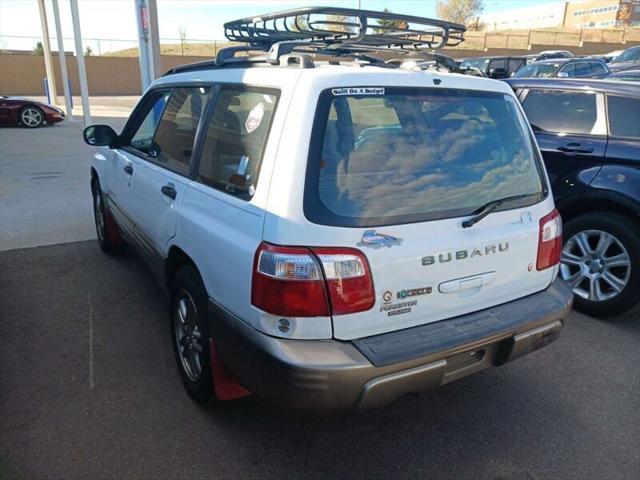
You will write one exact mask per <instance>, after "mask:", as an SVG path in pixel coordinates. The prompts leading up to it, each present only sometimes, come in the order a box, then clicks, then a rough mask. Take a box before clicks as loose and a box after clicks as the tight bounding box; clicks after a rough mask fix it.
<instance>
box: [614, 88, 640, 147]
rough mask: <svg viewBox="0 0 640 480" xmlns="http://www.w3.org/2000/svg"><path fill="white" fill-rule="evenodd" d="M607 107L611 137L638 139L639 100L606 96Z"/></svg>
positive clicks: (639, 122)
mask: <svg viewBox="0 0 640 480" xmlns="http://www.w3.org/2000/svg"><path fill="white" fill-rule="evenodd" d="M607 107H608V110H609V129H610V130H611V135H612V136H614V137H630V138H638V139H640V99H637V98H627V97H617V96H614V95H608V96H607Z"/></svg>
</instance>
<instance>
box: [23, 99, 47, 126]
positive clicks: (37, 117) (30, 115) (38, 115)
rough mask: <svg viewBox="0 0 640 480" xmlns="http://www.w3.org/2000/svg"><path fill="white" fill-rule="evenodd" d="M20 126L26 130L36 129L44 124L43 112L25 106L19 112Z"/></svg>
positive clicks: (33, 107) (32, 106) (30, 106)
mask: <svg viewBox="0 0 640 480" xmlns="http://www.w3.org/2000/svg"><path fill="white" fill-rule="evenodd" d="M18 118H19V120H20V125H22V126H23V127H26V128H38V127H40V126H42V125H43V124H44V121H45V117H44V112H43V111H42V110H41V109H39V108H38V107H36V106H34V105H27V106H26V107H23V108H22V110H20V114H19V116H18Z"/></svg>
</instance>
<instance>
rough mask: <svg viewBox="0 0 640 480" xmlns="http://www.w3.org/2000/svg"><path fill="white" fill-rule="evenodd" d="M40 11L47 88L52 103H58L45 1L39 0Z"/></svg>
mask: <svg viewBox="0 0 640 480" xmlns="http://www.w3.org/2000/svg"><path fill="white" fill-rule="evenodd" d="M38 9H39V10H40V24H41V25H42V50H43V53H44V68H45V70H46V72H47V86H48V88H49V96H50V97H51V98H50V101H51V103H53V104H54V105H55V104H56V103H58V89H57V88H56V73H55V70H54V69H53V61H52V59H51V45H50V44H49V27H48V26H47V10H46V9H45V7H44V0H38Z"/></svg>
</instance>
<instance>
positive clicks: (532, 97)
mask: <svg viewBox="0 0 640 480" xmlns="http://www.w3.org/2000/svg"><path fill="white" fill-rule="evenodd" d="M522 106H523V108H524V111H525V113H526V115H527V118H528V119H529V123H530V124H531V127H532V128H533V131H534V132H535V135H536V139H537V141H538V145H539V146H540V150H541V151H542V155H543V157H544V162H545V164H546V167H547V172H548V174H549V180H550V181H551V188H552V190H553V194H554V197H555V198H556V202H557V203H561V202H562V201H563V200H565V199H567V198H569V197H571V196H573V195H579V194H580V193H582V191H583V190H584V188H585V186H586V185H588V183H589V182H590V181H591V180H592V179H593V177H594V176H595V175H596V174H597V173H598V170H599V169H600V166H601V165H602V161H603V158H604V153H605V149H606V147H607V126H606V116H605V108H604V96H603V94H602V93H598V92H594V91H575V90H553V89H529V90H528V91H527V92H525V93H524V98H523V100H522Z"/></svg>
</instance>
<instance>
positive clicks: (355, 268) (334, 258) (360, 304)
mask: <svg viewBox="0 0 640 480" xmlns="http://www.w3.org/2000/svg"><path fill="white" fill-rule="evenodd" d="M312 251H313V253H315V254H316V256H317V258H318V259H319V260H320V263H321V264H322V270H323V272H324V277H325V280H326V284H327V291H328V292H329V298H330V299H331V313H332V314H333V315H344V314H347V313H356V312H363V311H365V310H369V309H370V308H371V307H373V304H374V303H375V294H374V291H373V280H372V278H371V271H370V270H369V262H367V258H366V257H365V256H364V254H363V253H362V252H360V251H359V250H355V249H352V248H313V249H312Z"/></svg>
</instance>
